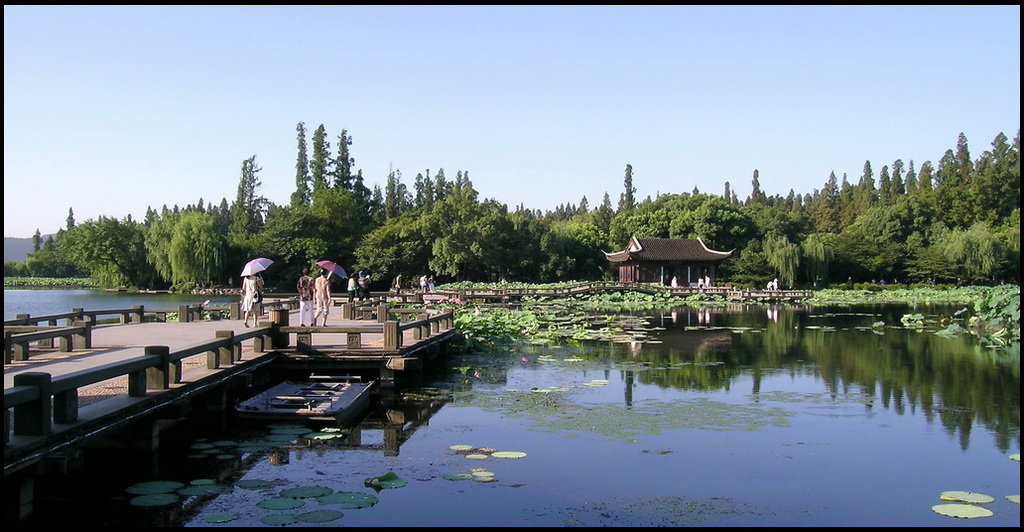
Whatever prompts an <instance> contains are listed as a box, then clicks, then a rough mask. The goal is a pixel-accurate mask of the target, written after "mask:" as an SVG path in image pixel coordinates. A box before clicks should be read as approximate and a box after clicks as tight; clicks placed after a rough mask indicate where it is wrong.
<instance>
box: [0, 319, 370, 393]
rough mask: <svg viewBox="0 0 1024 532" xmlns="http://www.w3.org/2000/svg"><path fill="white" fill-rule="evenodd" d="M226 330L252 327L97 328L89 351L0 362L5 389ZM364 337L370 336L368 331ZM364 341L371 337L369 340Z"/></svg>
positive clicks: (248, 345) (322, 337) (100, 389)
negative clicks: (28, 376)
mask: <svg viewBox="0 0 1024 532" xmlns="http://www.w3.org/2000/svg"><path fill="white" fill-rule="evenodd" d="M264 319H266V317H264ZM298 319H299V313H298V310H294V311H292V312H290V313H289V323H296V324H297V323H298ZM365 323H366V321H365V320H364V321H356V320H342V319H340V318H338V317H329V318H328V321H327V324H328V326H331V325H334V326H351V325H358V324H365ZM226 330H231V331H234V332H235V333H236V334H237V333H242V332H247V331H251V330H252V329H250V328H246V327H245V325H244V324H243V322H242V320H204V321H194V322H189V323H178V322H165V323H162V322H147V323H133V324H125V325H121V324H111V325H100V326H96V327H94V328H93V330H92V349H90V350H85V351H82V350H78V351H72V352H60V351H50V352H39V351H33V352H32V354H31V355H30V356H29V359H28V360H26V361H14V362H13V363H11V364H7V365H4V388H5V389H6V388H10V387H12V386H14V376H15V375H17V374H19V373H23V372H26V371H39V372H45V373H49V374H51V375H53V376H58V375H65V374H67V373H71V372H75V371H80V370H84V369H90V368H94V367H97V366H100V365H103V364H108V363H111V362H118V361H121V360H124V359H126V358H130V357H134V356H139V355H142V354H144V349H145V347H146V346H154V345H163V346H167V347H169V348H170V350H171V351H172V352H173V351H175V350H179V349H182V348H184V347H188V346H191V345H196V344H200V343H204V342H209V341H212V340H215V339H216V336H217V331H226ZM367 336H372V335H369V334H368V335H367ZM378 336H380V335H378ZM316 339H317V344H324V345H344V344H345V335H344V334H338V335H337V337H336V338H334V337H333V335H330V334H318V335H317V336H316ZM367 340H369V341H372V340H371V339H369V338H368V339H367ZM252 343H253V341H252V340H247V341H245V342H243V343H242V349H243V350H242V358H243V359H246V358H248V357H251V356H252ZM291 345H295V338H294V335H292V341H291ZM205 366H206V356H205V355H195V356H192V357H189V358H187V359H185V360H184V361H183V370H184V371H186V372H187V371H188V370H189V369H190V368H196V367H205ZM116 381H117V382H113V381H112V382H113V383H114V385H115V386H114V388H116V391H117V393H124V392H123V388H124V387H126V386H127V384H126V381H124V386H121V382H120V380H116ZM104 389H106V390H104ZM113 392H114V389H112V386H111V383H105V384H101V385H98V386H97V387H96V389H93V390H92V392H91V393H90V392H89V391H86V390H82V391H81V395H83V396H89V395H94V396H95V395H97V394H99V395H108V394H109V393H113ZM85 402H88V400H85Z"/></svg>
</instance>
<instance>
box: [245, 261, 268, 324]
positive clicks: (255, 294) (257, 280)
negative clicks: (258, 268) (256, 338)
mask: <svg viewBox="0 0 1024 532" xmlns="http://www.w3.org/2000/svg"><path fill="white" fill-rule="evenodd" d="M262 292H263V277H260V275H259V274H251V275H246V276H245V277H243V278H242V319H243V320H244V321H245V326H246V327H248V326H249V317H250V316H252V326H253V327H255V326H256V325H258V324H259V316H260V312H259V304H260V300H261V299H262V297H263V296H262Z"/></svg>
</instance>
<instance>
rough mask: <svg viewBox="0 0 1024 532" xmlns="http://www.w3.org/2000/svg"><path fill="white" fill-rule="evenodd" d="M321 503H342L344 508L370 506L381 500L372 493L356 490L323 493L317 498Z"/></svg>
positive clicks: (353, 508)
mask: <svg viewBox="0 0 1024 532" xmlns="http://www.w3.org/2000/svg"><path fill="white" fill-rule="evenodd" d="M316 500H317V502H319V503H320V504H340V505H341V507H342V508H347V509H352V510H355V509H359V508H369V507H371V506H373V505H375V504H377V502H378V501H379V499H377V496H376V495H373V494H372V493H359V492H356V491H339V492H337V493H331V494H330V495H321V496H320V497H317V498H316Z"/></svg>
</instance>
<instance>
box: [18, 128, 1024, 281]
mask: <svg viewBox="0 0 1024 532" xmlns="http://www.w3.org/2000/svg"><path fill="white" fill-rule="evenodd" d="M296 132H297V136H296V137H297V157H296V164H295V189H294V192H293V193H292V194H291V196H290V198H289V202H288V204H285V205H279V204H276V203H274V202H272V201H270V200H268V199H267V198H265V197H263V196H262V195H261V194H260V188H261V186H262V183H261V179H260V175H259V174H260V172H261V170H262V169H261V168H260V166H259V165H258V163H257V160H256V155H253V156H252V157H250V158H248V159H246V160H244V161H242V164H241V169H240V175H239V180H238V189H237V194H236V197H235V199H234V201H233V202H230V203H229V202H228V201H227V199H226V198H225V199H222V200H221V202H220V203H219V204H217V205H214V204H206V203H204V201H203V199H201V198H200V199H199V201H198V203H196V204H193V205H187V206H185V207H180V208H179V207H178V206H177V205H175V206H174V207H172V208H169V207H167V206H166V205H164V206H163V208H162V209H161V210H159V211H157V210H155V209H153V208H152V207H150V208H148V209H147V212H146V215H145V219H143V220H133V219H132V218H131V216H126V217H124V218H121V219H118V218H112V217H100V218H98V219H93V220H87V221H85V222H82V223H76V221H75V219H74V211H73V209H69V211H68V218H67V223H66V226H65V227H64V228H62V229H60V230H59V231H58V232H57V233H56V234H54V235H51V236H49V237H48V238H47V239H46V240H45V241H44V240H43V239H42V238H41V236H40V233H39V231H38V230H37V231H36V235H35V238H34V241H33V251H32V253H31V254H30V255H29V256H28V258H27V259H26V260H25V261H24V262H17V261H9V262H6V263H5V264H4V274H5V275H6V276H38V277H76V276H89V277H91V278H93V279H94V280H95V281H96V282H97V283H98V284H100V285H101V286H108V287H112V286H128V287H137V288H149V289H168V288H169V289H172V290H189V289H194V288H196V287H202V286H226V285H229V284H233V285H234V286H238V284H239V279H238V278H237V274H238V272H239V270H240V269H241V265H242V264H244V263H245V262H246V261H248V260H249V259H251V258H253V257H258V256H262V257H268V258H271V259H273V260H274V261H275V266H274V267H273V268H272V269H271V270H270V271H268V272H267V274H266V277H267V281H268V284H270V285H271V286H273V285H278V286H279V287H281V289H283V290H286V291H291V290H293V288H292V286H293V283H294V279H296V278H298V276H299V272H300V271H301V269H302V268H303V267H312V266H313V265H314V263H315V261H317V260H321V259H329V260H333V261H335V262H337V263H338V264H341V265H344V266H345V267H346V269H349V272H350V274H351V273H353V272H355V271H359V270H363V271H368V272H371V273H372V274H373V277H374V278H375V279H376V280H377V283H378V284H381V283H390V279H392V278H393V277H395V276H396V275H401V276H402V278H404V279H410V280H411V279H415V278H418V277H419V276H420V275H422V274H424V273H427V272H430V273H433V274H435V276H436V277H437V278H438V280H439V281H440V282H452V281H485V282H490V281H500V280H514V281H523V282H558V281H568V280H580V281H583V280H601V279H614V278H616V275H617V274H616V270H615V268H614V267H613V266H612V265H610V264H609V263H608V262H607V261H606V259H605V256H604V253H603V252H604V251H618V250H621V249H623V248H624V246H625V245H626V243H627V241H628V239H629V238H630V237H631V236H636V237H640V238H697V237H700V238H702V239H703V240H704V242H705V243H706V244H707V245H708V247H710V248H712V249H717V250H723V251H729V250H735V251H736V253H735V254H734V258H732V259H730V260H727V261H725V262H724V263H723V264H722V265H721V267H720V270H719V272H718V278H719V280H720V281H721V282H729V283H733V284H736V285H739V286H744V285H747V286H749V285H751V284H755V283H763V282H765V281H766V280H768V279H771V278H774V277H778V278H779V279H780V281H781V282H782V284H783V285H785V286H805V287H811V286H827V285H829V284H835V283H843V284H845V283H846V282H847V281H848V280H850V279H852V280H855V281H856V282H867V281H869V280H870V281H879V282H901V283H902V282H909V281H912V280H913V281H921V282H933V283H952V282H964V283H972V284H992V283H999V282H1009V283H1017V284H1019V280H1020V132H1019V130H1018V132H1017V136H1016V137H1015V138H1014V139H1013V141H1012V143H1011V142H1010V141H1009V139H1008V138H1007V137H1006V135H1004V134H1003V133H1000V134H998V135H997V136H996V137H995V139H994V140H993V141H992V143H991V149H989V150H986V151H984V152H983V153H982V154H981V155H980V156H978V157H977V158H972V157H971V155H970V152H969V149H968V143H967V138H966V137H965V136H964V135H963V134H962V133H961V134H960V136H959V138H958V140H957V144H956V147H955V148H953V149H949V150H947V151H946V153H945V154H944V155H943V156H942V157H941V158H940V159H939V160H938V161H937V162H936V163H934V164H933V163H932V161H925V162H923V163H921V165H920V167H915V163H914V161H912V160H911V161H909V162H906V163H905V162H904V161H902V160H896V161H893V162H892V163H891V164H888V165H884V166H882V167H881V169H880V170H879V171H878V172H877V175H876V173H875V170H874V169H873V167H872V165H871V163H870V161H867V162H865V164H864V169H863V171H862V173H861V175H860V176H858V177H857V178H856V179H855V180H854V179H851V178H848V176H847V175H846V174H844V175H843V176H842V177H841V178H840V177H838V176H836V175H835V173H834V172H833V173H832V174H830V175H829V176H828V178H827V179H826V180H825V182H824V184H823V185H822V187H821V189H815V190H813V191H812V192H809V193H804V194H800V193H797V192H795V191H793V190H790V192H789V194H788V195H786V196H779V195H773V196H769V195H767V194H765V193H764V192H763V191H762V189H761V184H760V176H759V174H758V171H757V170H754V171H753V175H752V178H751V192H750V195H749V196H748V197H747V198H745V199H740V198H739V197H738V195H737V193H736V191H735V190H734V189H733V188H732V187H731V185H730V184H729V182H726V183H725V189H724V190H723V191H722V193H721V194H715V193H709V192H702V191H700V190H698V188H697V187H694V189H693V190H692V191H691V192H676V193H664V194H659V195H657V196H656V197H653V198H652V197H650V196H648V197H646V198H644V199H638V198H637V197H636V188H635V187H634V185H633V167H632V165H630V164H627V165H626V167H625V173H624V177H623V185H624V186H623V191H622V192H621V193H620V194H619V195H618V198H617V201H616V202H615V204H614V205H613V202H612V198H611V196H610V195H609V193H608V192H604V195H603V198H602V201H601V202H600V204H597V205H596V206H594V207H591V205H590V201H589V200H588V198H587V196H586V195H584V196H582V198H581V199H580V200H579V202H578V203H572V202H567V203H564V204H562V205H559V206H558V207H556V208H555V209H553V210H549V211H541V210H539V209H538V210H531V209H527V208H525V207H524V206H522V205H519V206H516V207H514V208H512V209H510V208H509V207H508V206H507V205H505V204H503V203H501V202H499V201H498V200H496V199H481V198H480V197H479V196H478V193H477V191H476V190H475V189H474V188H473V184H472V181H471V180H470V176H469V172H468V171H458V172H456V173H455V177H454V178H449V177H448V176H447V174H446V173H445V171H444V169H438V170H437V171H436V172H434V173H433V174H431V172H430V171H429V170H426V171H424V172H420V173H417V174H416V176H415V178H414V180H413V182H412V186H411V188H410V187H409V186H408V185H406V183H405V182H404V181H403V176H402V173H401V171H400V170H392V171H390V173H389V174H388V175H387V176H386V178H385V180H384V185H383V187H382V186H380V185H374V186H373V187H372V188H370V187H367V185H366V183H365V180H364V177H363V175H362V170H358V169H356V168H355V158H354V157H353V156H352V152H351V147H352V144H353V141H352V137H351V136H350V135H349V133H348V131H347V130H342V131H341V133H340V134H339V135H338V137H337V142H336V145H335V150H334V151H333V152H332V147H331V142H330V140H329V139H328V134H327V131H326V129H325V128H324V126H323V125H322V124H321V125H320V126H319V127H317V128H316V130H314V131H313V133H312V136H311V137H309V135H308V132H307V130H306V126H305V124H304V123H302V122H299V123H298V125H297V127H296ZM307 139H309V141H310V142H311V143H312V146H310V145H309V142H307ZM660 185H661V184H659V186H660Z"/></svg>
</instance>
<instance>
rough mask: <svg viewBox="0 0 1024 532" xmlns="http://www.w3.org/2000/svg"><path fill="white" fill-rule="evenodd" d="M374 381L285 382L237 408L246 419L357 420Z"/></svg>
mask: <svg viewBox="0 0 1024 532" xmlns="http://www.w3.org/2000/svg"><path fill="white" fill-rule="evenodd" d="M373 385H374V382H373V381H370V382H361V381H351V380H312V381H284V382H282V383H280V384H277V385H276V386H274V387H272V388H270V389H268V390H266V391H264V392H262V393H260V394H258V395H255V396H253V397H252V398H250V399H247V400H245V401H242V402H241V403H239V404H238V406H237V407H236V408H235V410H236V411H237V412H238V415H239V417H241V418H243V419H257V420H265V421H302V420H308V421H329V422H334V423H337V424H340V425H344V424H348V423H350V422H352V421H354V420H356V419H357V418H358V417H359V416H360V415H362V414H363V413H364V412H365V411H366V409H367V408H368V407H369V406H370V394H371V390H372V388H373Z"/></svg>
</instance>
